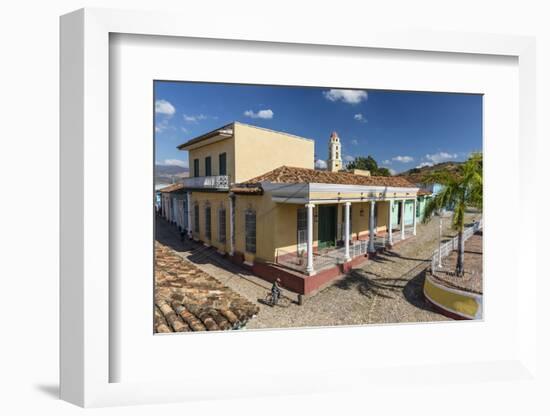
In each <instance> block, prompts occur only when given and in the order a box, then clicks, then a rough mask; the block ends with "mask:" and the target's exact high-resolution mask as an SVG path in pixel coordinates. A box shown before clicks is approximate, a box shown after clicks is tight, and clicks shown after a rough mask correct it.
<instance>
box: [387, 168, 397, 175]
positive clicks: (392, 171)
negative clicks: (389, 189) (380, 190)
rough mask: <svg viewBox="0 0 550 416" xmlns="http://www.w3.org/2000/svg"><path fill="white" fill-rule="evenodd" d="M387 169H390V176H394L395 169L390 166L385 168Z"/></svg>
mask: <svg viewBox="0 0 550 416" xmlns="http://www.w3.org/2000/svg"><path fill="white" fill-rule="evenodd" d="M387 169H388V170H389V171H390V174H391V175H392V176H394V175H395V174H396V173H397V172H396V171H395V169H392V168H387Z"/></svg>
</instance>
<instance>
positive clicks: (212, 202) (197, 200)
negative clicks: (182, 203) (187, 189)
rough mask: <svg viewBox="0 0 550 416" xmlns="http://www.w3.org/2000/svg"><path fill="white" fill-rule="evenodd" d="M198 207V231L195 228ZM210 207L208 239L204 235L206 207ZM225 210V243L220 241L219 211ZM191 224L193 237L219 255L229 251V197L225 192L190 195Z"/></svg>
mask: <svg viewBox="0 0 550 416" xmlns="http://www.w3.org/2000/svg"><path fill="white" fill-rule="evenodd" d="M196 206H198V207H199V229H198V231H197V230H196V227H195V214H196V211H195V207H196ZM207 206H210V210H211V211H210V212H211V220H210V227H211V228H210V230H211V232H210V238H208V237H207V235H206V207H207ZM222 209H223V210H225V241H224V242H223V241H220V238H219V237H220V226H219V216H218V215H219V211H220V210H222ZM190 214H191V224H192V228H193V237H194V238H195V239H197V240H201V241H202V242H204V243H205V244H207V245H209V246H213V247H215V248H217V249H218V251H219V252H221V253H226V252H228V251H229V234H230V229H229V197H228V194H227V193H226V192H193V193H192V194H191V212H190Z"/></svg>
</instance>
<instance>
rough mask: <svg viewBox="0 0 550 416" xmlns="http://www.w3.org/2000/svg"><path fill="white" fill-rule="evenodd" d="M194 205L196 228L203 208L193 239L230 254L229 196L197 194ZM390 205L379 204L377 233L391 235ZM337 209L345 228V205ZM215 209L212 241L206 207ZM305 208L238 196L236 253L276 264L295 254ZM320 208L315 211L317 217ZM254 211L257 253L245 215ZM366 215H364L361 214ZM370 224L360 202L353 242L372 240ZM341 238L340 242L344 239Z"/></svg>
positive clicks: (315, 237)
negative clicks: (222, 215) (221, 230)
mask: <svg viewBox="0 0 550 416" xmlns="http://www.w3.org/2000/svg"><path fill="white" fill-rule="evenodd" d="M191 200H192V205H191V221H192V222H191V224H192V225H193V227H194V225H195V213H196V211H195V208H194V207H195V206H196V205H198V207H199V230H198V231H197V230H194V231H193V237H194V238H195V239H197V240H200V241H202V242H204V243H205V244H207V245H209V246H213V247H215V248H216V249H217V250H218V251H219V252H220V253H229V251H230V233H231V231H230V210H229V204H230V199H229V194H228V193H225V192H193V193H192V197H191ZM388 204H389V202H388V201H379V202H376V205H375V209H376V224H375V230H376V232H385V231H387V224H388ZM328 205H334V206H336V209H337V222H336V226H338V224H343V222H344V220H343V210H344V204H343V203H338V204H328ZM207 206H210V209H211V238H207V235H206V207H207ZM303 207H304V205H302V204H286V203H276V202H273V200H272V196H271V194H270V193H268V192H266V193H265V194H264V195H236V199H235V237H234V238H235V247H234V249H235V252H237V253H241V254H243V255H244V258H245V261H247V262H249V263H253V262H254V261H258V260H260V261H269V262H274V261H275V260H276V258H277V255H281V253H283V254H284V253H294V252H296V251H297V249H298V248H297V244H298V210H299V209H300V208H303ZM220 209H224V210H225V242H221V241H219V239H218V236H219V216H218V213H219V210H220ZM318 209H319V208H318V206H316V207H315V208H314V212H315V216H317V214H318ZM247 210H253V211H254V212H255V213H256V252H255V253H251V252H248V251H247V250H246V242H245V213H246V211H247ZM361 211H362V212H361ZM369 220H370V203H369V202H363V203H360V202H357V203H352V204H351V225H352V226H351V235H350V238H351V239H352V240H356V239H365V238H367V237H368V234H369V232H368V229H369ZM342 238H343V237H342V236H338V239H342ZM317 245H318V228H317V224H315V225H314V227H313V247H317Z"/></svg>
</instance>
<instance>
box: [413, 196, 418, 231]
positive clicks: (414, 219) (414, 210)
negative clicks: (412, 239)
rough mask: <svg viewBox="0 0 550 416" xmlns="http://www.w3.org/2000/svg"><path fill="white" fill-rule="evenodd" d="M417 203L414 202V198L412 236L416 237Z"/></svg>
mask: <svg viewBox="0 0 550 416" xmlns="http://www.w3.org/2000/svg"><path fill="white" fill-rule="evenodd" d="M417 203H418V202H416V198H414V203H413V235H416V204H417Z"/></svg>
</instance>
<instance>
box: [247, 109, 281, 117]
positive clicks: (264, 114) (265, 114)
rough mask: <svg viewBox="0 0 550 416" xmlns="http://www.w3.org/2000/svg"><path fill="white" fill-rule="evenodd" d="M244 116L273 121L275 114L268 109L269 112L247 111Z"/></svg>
mask: <svg viewBox="0 0 550 416" xmlns="http://www.w3.org/2000/svg"><path fill="white" fill-rule="evenodd" d="M244 115H245V116H246V117H250V118H263V119H272V118H273V116H274V115H275V113H273V111H272V110H270V109H269V108H268V109H267V110H260V111H258V112H256V113H255V112H254V111H252V110H246V111H245V112H244Z"/></svg>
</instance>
